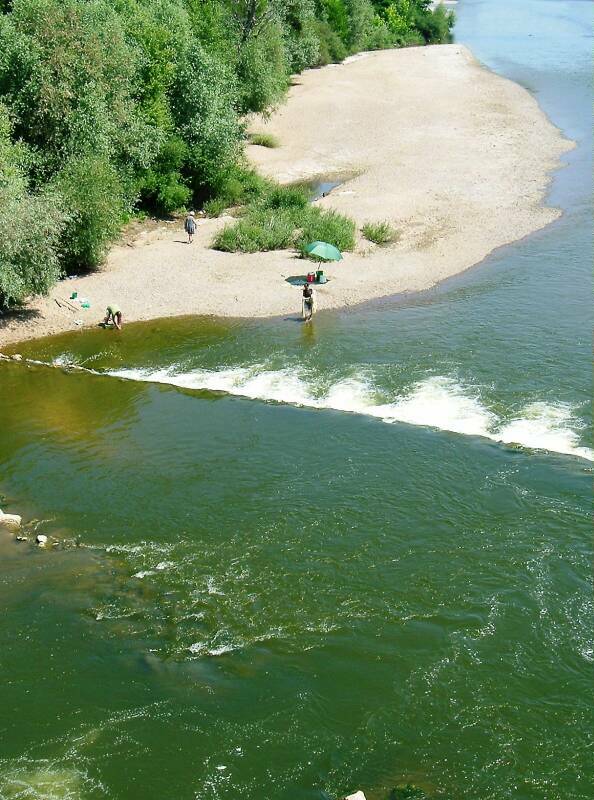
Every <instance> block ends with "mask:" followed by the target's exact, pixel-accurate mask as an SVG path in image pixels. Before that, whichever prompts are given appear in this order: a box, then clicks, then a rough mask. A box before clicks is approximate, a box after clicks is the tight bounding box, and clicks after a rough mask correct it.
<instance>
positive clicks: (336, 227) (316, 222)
mask: <svg viewBox="0 0 594 800" xmlns="http://www.w3.org/2000/svg"><path fill="white" fill-rule="evenodd" d="M315 241H321V242H328V243H329V244H333V245H334V247H337V248H338V249H339V250H353V249H354V247H355V223H354V222H353V220H352V219H349V217H345V216H343V215H342V214H339V213H338V212H337V211H333V210H332V209H330V210H328V211H327V210H324V209H321V208H318V207H317V206H313V207H311V208H310V209H309V213H308V214H307V216H306V218H305V220H304V224H303V226H302V228H301V233H300V236H299V240H298V242H297V248H298V250H299V251H300V253H301V255H302V256H307V253H306V252H305V248H306V246H307V245H308V244H310V243H311V242H315Z"/></svg>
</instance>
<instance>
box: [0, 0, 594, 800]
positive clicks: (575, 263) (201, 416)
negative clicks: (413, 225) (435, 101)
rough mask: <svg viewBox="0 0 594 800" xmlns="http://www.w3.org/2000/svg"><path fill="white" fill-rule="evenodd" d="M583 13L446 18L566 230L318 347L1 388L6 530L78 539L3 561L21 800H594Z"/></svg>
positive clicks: (337, 327) (320, 338) (285, 328)
mask: <svg viewBox="0 0 594 800" xmlns="http://www.w3.org/2000/svg"><path fill="white" fill-rule="evenodd" d="M590 11H591V4H590V3H589V2H583V1H582V0H567V1H566V2H560V0H523V2H522V3H518V2H517V0H462V2H461V3H459V5H458V6H457V13H458V24H457V29H456V31H457V39H458V41H461V42H464V43H466V44H468V45H469V46H470V47H471V49H472V50H473V52H474V53H475V54H476V55H477V57H478V58H479V59H481V60H482V61H483V62H484V63H485V64H486V65H487V66H489V67H490V68H492V69H495V70H496V71H498V72H500V73H501V74H504V75H506V76H508V77H510V78H512V79H514V80H516V81H518V82H520V83H522V84H523V85H524V86H526V87H527V88H528V89H529V91H531V92H533V93H534V94H535V95H536V97H537V99H538V101H539V103H540V104H541V106H542V107H543V109H544V110H545V111H546V113H547V114H548V115H549V117H550V118H551V120H552V121H553V122H554V123H555V124H556V125H558V126H559V127H560V128H561V129H562V130H563V132H564V133H565V135H567V136H568V137H569V138H572V139H574V140H576V142H577V148H576V149H575V150H573V151H572V152H571V153H569V154H568V156H567V157H566V161H567V164H568V165H567V167H566V168H565V169H563V170H561V171H559V172H558V173H557V174H556V175H555V178H554V183H553V185H552V188H551V196H550V202H551V203H552V204H555V205H558V206H560V207H562V208H563V210H564V215H563V217H562V218H561V219H560V220H559V221H557V222H556V223H555V224H553V225H551V226H550V227H549V228H547V229H545V230H543V231H541V232H539V233H537V234H535V235H533V236H531V237H529V238H527V239H525V240H523V241H521V242H519V243H516V244H514V245H511V246H509V247H505V248H503V249H501V250H500V251H498V252H496V253H495V254H493V255H492V256H491V257H490V258H488V259H487V260H486V261H485V262H484V263H483V264H481V265H480V266H478V267H476V268H474V269H473V270H470V271H468V272H467V273H465V274H463V275H461V276H458V277H457V278H455V279H452V280H450V281H448V282H446V283H445V284H443V285H442V286H440V287H439V288H437V289H434V290H432V291H429V292H426V293H423V294H421V295H415V296H413V297H403V298H402V297H401V298H392V299H387V300H385V301H382V302H379V303H372V304H369V305H365V306H362V307H360V308H358V309H356V310H349V311H346V312H332V313H324V314H320V315H319V316H318V317H316V319H315V320H314V323H313V324H311V325H309V326H304V325H301V324H297V323H296V322H294V321H293V320H289V319H274V320H269V321H261V320H260V321H254V322H243V321H242V322H233V321H221V322H217V321H212V320H201V319H181V320H173V321H162V320H160V321H155V322H151V323H142V324H134V325H128V326H126V327H125V328H124V330H123V332H122V334H121V335H112V334H109V333H106V332H104V331H100V330H98V331H91V332H85V333H75V334H69V335H65V336H60V337H55V338H53V339H47V340H42V341H36V342H30V343H27V344H26V345H22V346H20V347H19V350H20V352H22V353H23V354H24V355H26V356H28V357H32V358H37V359H40V360H42V361H46V362H57V363H69V362H74V363H77V364H80V365H83V366H85V367H88V368H89V369H91V370H94V371H96V373H97V374H91V373H76V372H68V371H67V370H62V369H48V368H47V367H43V366H38V367H34V366H25V365H24V364H12V363H11V364H0V381H1V386H0V485H1V486H2V489H3V491H4V493H5V494H6V495H7V496H8V501H9V507H8V509H7V510H9V511H13V510H14V511H19V512H20V513H23V514H24V515H25V516H26V517H27V518H31V517H36V518H37V519H38V520H39V522H38V523H35V524H36V525H37V526H38V527H37V530H39V531H43V532H45V533H47V534H49V535H52V536H55V537H56V538H57V539H58V540H59V542H60V545H59V546H56V547H54V548H51V549H47V550H41V549H36V548H34V547H30V546H29V544H28V543H20V544H15V543H14V542H12V541H9V539H8V537H7V536H4V537H2V538H0V559H1V560H0V604H1V606H2V609H3V614H2V619H1V621H0V669H1V673H2V681H1V683H0V731H1V738H0V798H2V800H9V799H10V800H16V798H19V799H24V800H29V799H30V798H31V799H32V798H43V799H44V800H66V798H68V800H70V799H72V800H75V799H76V800H94V799H95V798H110V800H116V799H117V800H120V799H121V800H124V798H125V800H136V799H137V798H138V800H165V799H166V798H172V799H173V798H175V800H194V799H195V800H232V799H233V800H235V799H236V798H250V799H252V798H253V799H254V800H255V798H267V799H268V798H270V800H272V799H273V798H274V800H277V799H278V800H329V799H330V798H331V799H332V800H334V798H337V797H340V796H342V795H343V794H346V793H348V792H349V791H354V789H356V788H359V787H360V788H363V789H364V790H365V792H366V794H367V797H368V800H386V798H387V794H388V792H389V790H390V789H391V788H392V787H394V786H397V785H399V784H403V783H410V784H414V785H415V786H416V787H417V788H418V794H417V795H415V797H421V796H423V797H426V798H447V799H448V800H479V799H480V800H487V798H489V799H493V800H504V799H505V798H513V800H557V799H559V800H561V798H562V799H563V800H569V799H570V800H591V798H592V796H593V791H594V790H593V786H594V765H593V762H592V759H591V758H587V754H588V753H590V755H591V752H592V744H593V737H592V730H594V726H593V713H592V712H593V708H594V704H593V698H592V685H593V684H592V677H593V674H592V673H593V662H594V650H593V645H592V638H591V635H592V627H593V622H594V604H593V602H592V588H591V578H590V561H591V557H592V545H591V536H590V509H591V461H592V443H591V433H590V430H591V407H590V398H591V390H592V385H591V368H590V346H591V327H592V324H591V312H590V307H589V302H588V299H587V298H589V297H590V295H591V278H590V269H591V210H592V209H591V190H592V185H591V177H590V176H591V161H590V158H591V156H590V152H591V116H590V109H591V66H592V63H591V61H592V56H591V49H592V34H591V21H590ZM0 505H2V503H0ZM30 530H33V526H30Z"/></svg>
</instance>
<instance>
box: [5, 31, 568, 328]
mask: <svg viewBox="0 0 594 800" xmlns="http://www.w3.org/2000/svg"><path fill="white" fill-rule="evenodd" d="M252 128H253V129H254V130H258V131H269V132H271V133H273V134H274V135H275V136H276V137H277V138H278V139H279V141H280V147H278V148H276V149H266V148H262V147H255V146H250V147H248V156H249V158H250V159H251V160H252V161H253V163H254V164H255V165H256V166H257V168H258V169H259V170H260V171H261V172H263V173H265V174H266V175H270V176H272V177H275V178H277V179H278V180H280V181H281V182H284V183H288V182H292V181H297V180H303V179H307V178H315V177H317V176H327V175H335V174H345V173H350V174H353V173H356V174H357V177H355V178H352V179H351V180H349V181H348V182H346V183H344V184H342V185H341V186H340V187H338V188H337V189H335V190H334V191H333V192H332V193H331V194H330V195H329V196H327V197H325V198H323V199H322V200H320V201H319V202H320V204H321V205H323V206H325V207H328V208H334V209H337V210H338V211H340V212H343V213H345V214H348V215H350V216H351V217H352V218H353V219H355V221H356V222H357V224H358V226H359V227H360V226H361V225H362V224H363V223H365V222H366V221H377V220H388V221H389V222H390V223H391V224H392V225H393V226H394V227H396V228H397V229H398V230H399V232H400V238H399V240H398V242H397V243H395V244H393V245H390V246H388V247H377V246H375V245H372V244H370V243H369V242H367V241H365V240H364V239H363V238H362V237H360V240H359V243H358V247H357V250H356V252H355V253H352V254H351V253H349V254H346V255H345V258H344V260H343V261H342V262H340V263H339V264H335V265H334V264H333V265H328V266H327V267H326V274H327V275H328V276H329V277H330V278H331V280H330V282H329V283H328V284H327V285H326V286H322V287H320V288H319V289H318V307H319V308H320V309H323V308H337V307H343V306H348V305H352V304H355V303H360V302H362V301H365V300H370V299H372V298H377V297H382V296H386V295H391V294H397V293H401V292H408V291H417V290H421V289H426V288H429V287H430V286H432V285H434V284H435V283H437V282H438V281H441V280H443V279H444V278H447V277H449V276H451V275H454V274H455V273H459V272H462V271H463V270H465V269H468V267H470V266H472V265H473V264H476V263H477V262H479V261H481V260H482V259H483V258H484V257H485V256H486V255H488V254H489V253H490V252H491V251H492V250H494V249H495V248H497V247H500V246H501V245H504V244H507V243H509V242H512V241H515V240H517V239H520V238H522V237H523V236H526V235H527V234H529V233H531V232H533V231H535V230H537V229H539V228H542V227H544V226H545V225H547V224H548V223H550V222H551V221H553V220H554V219H555V218H556V217H558V216H559V213H560V212H559V211H558V210H556V209H553V208H548V207H546V206H545V205H544V200H545V195H546V191H547V187H548V184H549V181H550V173H551V171H552V170H553V169H555V168H556V167H558V166H559V165H560V163H561V161H560V158H561V156H562V155H563V153H565V152H566V151H568V150H569V149H571V146H572V144H571V143H570V142H569V141H568V140H566V139H565V138H564V137H563V136H562V135H561V133H560V132H559V130H558V129H557V128H555V127H554V126H553V125H552V124H551V123H550V122H549V121H548V119H547V118H546V116H545V115H544V113H543V112H542V111H541V110H540V108H539V106H538V104H537V103H536V100H535V99H534V98H533V97H532V96H531V95H530V94H529V92H527V91H526V90H525V89H523V88H522V87H520V86H518V85H517V84H515V83H513V82H512V81H509V80H507V79H504V78H502V77H500V76H497V75H495V74H494V73H492V72H490V71H489V70H487V69H485V68H484V67H482V66H481V65H480V64H479V63H478V62H477V61H476V60H475V59H474V57H473V56H472V54H471V53H470V52H469V51H468V50H467V49H466V48H464V47H462V46H461V45H445V46H436V47H422V48H410V49H404V50H384V51H380V52H374V53H364V54H360V55H359V56H355V57H353V58H351V59H347V61H346V62H345V63H344V64H341V65H331V66H328V67H325V68H323V69H317V70H309V71H307V72H305V73H303V74H302V75H299V76H298V77H297V78H296V79H295V85H294V86H293V87H292V88H291V90H290V93H289V97H288V100H287V102H286V103H285V104H284V105H283V106H282V107H281V108H280V109H279V110H278V111H277V112H276V113H275V114H274V115H273V116H272V117H271V118H270V120H268V121H267V122H264V121H262V120H258V119H256V120H253V121H252ZM228 222H229V219H228V218H227V219H225V218H222V219H218V220H205V221H203V222H201V224H200V227H199V230H198V234H197V236H196V238H195V241H194V243H193V244H192V245H188V244H186V243H185V236H184V235H183V232H182V231H181V229H180V226H179V225H177V224H163V225H161V226H158V227H157V228H155V229H153V230H151V231H142V232H141V233H140V235H139V236H137V237H136V239H135V240H134V242H133V244H132V245H130V244H122V245H118V246H117V247H114V248H113V249H112V251H111V253H110V254H109V257H108V259H107V261H106V264H105V266H104V268H103V270H102V271H100V272H97V273H94V274H92V275H88V276H86V277H84V278H80V279H76V280H68V281H63V282H61V283H60V284H58V285H57V286H56V287H55V288H54V289H53V291H52V292H51V294H50V296H49V297H48V298H43V299H39V300H33V301H32V302H31V303H30V304H29V305H28V307H27V309H26V311H25V313H23V314H20V315H18V316H16V317H7V318H5V319H4V320H2V321H1V322H0V344H2V343H9V342H14V341H18V340H20V339H25V338H31V337H36V336H42V335H47V334H51V333H57V332H61V331H66V330H70V329H76V328H77V327H79V328H80V327H85V326H89V325H96V324H97V321H98V319H99V318H100V316H102V314H103V309H104V307H105V306H106V305H107V304H108V303H110V302H117V303H118V304H119V305H120V306H121V308H122V310H123V313H124V319H125V321H132V320H146V319H151V318H155V317H164V316H176V315H185V314H203V315H217V316H232V317H242V316H245V317H258V316H274V315H279V314H283V315H284V314H294V313H296V312H297V311H298V310H299V309H300V300H299V290H298V289H296V288H295V287H294V286H291V285H290V284H289V283H287V282H286V278H287V277H289V276H292V275H299V274H303V273H304V272H306V271H307V269H308V266H309V265H310V262H304V261H302V260H300V259H298V258H296V257H295V254H294V253H292V252H284V251H283V252H271V253H258V254H254V255H236V254H228V253H218V252H215V251H213V250H211V249H210V248H209V245H210V242H211V240H212V237H213V234H214V233H215V231H216V230H218V228H219V227H220V226H221V225H224V224H226V223H228ZM72 290H76V291H78V294H79V296H81V297H85V298H88V300H89V301H90V303H91V308H90V309H88V310H82V309H77V310H71V309H70V308H68V307H65V306H64V304H62V305H61V306H59V305H58V304H57V303H56V300H59V301H60V302H61V299H63V298H68V297H69V296H70V293H71V291H72ZM77 323H78V324H77Z"/></svg>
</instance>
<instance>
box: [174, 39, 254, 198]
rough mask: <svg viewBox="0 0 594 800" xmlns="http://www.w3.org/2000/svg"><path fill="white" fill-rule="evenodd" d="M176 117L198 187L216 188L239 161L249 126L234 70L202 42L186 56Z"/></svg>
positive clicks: (177, 78) (178, 79) (179, 73)
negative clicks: (241, 109)
mask: <svg viewBox="0 0 594 800" xmlns="http://www.w3.org/2000/svg"><path fill="white" fill-rule="evenodd" d="M171 102H172V111H173V117H174V121H175V124H176V128H177V130H178V131H179V132H180V134H181V137H182V138H183V140H184V141H185V142H186V144H187V146H188V165H189V168H190V173H191V178H190V179H191V184H192V188H193V189H194V191H195V193H197V194H200V193H204V192H207V191H209V190H210V191H212V190H213V189H215V188H216V187H217V186H218V185H219V184H220V183H221V181H222V180H223V179H224V177H225V175H226V174H227V173H228V172H229V170H230V169H231V168H232V167H233V165H234V164H235V162H236V160H237V157H238V155H239V151H240V142H241V141H242V136H243V128H242V125H241V122H240V120H239V117H238V115H237V107H238V105H239V92H238V85H237V79H236V76H235V74H234V73H233V71H232V70H231V69H230V68H229V66H228V65H227V64H225V63H224V62H223V61H222V60H221V59H220V58H219V57H218V56H216V55H213V54H211V53H209V52H207V51H206V50H205V49H204V48H203V47H202V46H201V45H200V44H198V43H195V44H193V45H191V46H190V47H189V48H188V49H187V50H186V51H185V52H184V53H183V54H182V55H181V57H180V59H179V61H178V64H177V69H176V73H175V75H174V78H173V83H172V88H171Z"/></svg>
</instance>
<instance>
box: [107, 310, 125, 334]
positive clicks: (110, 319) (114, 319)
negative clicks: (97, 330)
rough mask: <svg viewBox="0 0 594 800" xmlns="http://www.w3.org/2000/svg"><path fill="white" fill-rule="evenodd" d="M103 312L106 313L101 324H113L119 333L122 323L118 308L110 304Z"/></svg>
mask: <svg viewBox="0 0 594 800" xmlns="http://www.w3.org/2000/svg"><path fill="white" fill-rule="evenodd" d="M105 310H106V312H107V315H106V317H105V319H104V320H103V324H104V325H110V324H111V323H113V324H114V325H115V327H116V328H117V329H118V330H119V331H121V330H122V324H123V323H122V312H121V311H120V308H119V306H116V305H113V304H112V305H110V306H107V308H106V309H105Z"/></svg>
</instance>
